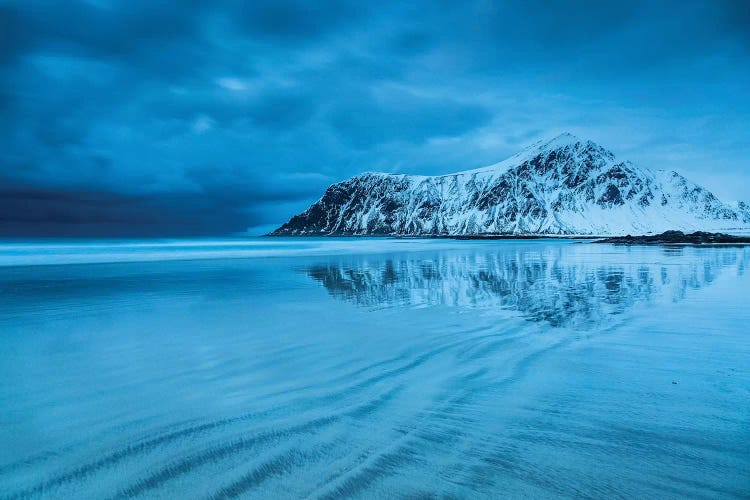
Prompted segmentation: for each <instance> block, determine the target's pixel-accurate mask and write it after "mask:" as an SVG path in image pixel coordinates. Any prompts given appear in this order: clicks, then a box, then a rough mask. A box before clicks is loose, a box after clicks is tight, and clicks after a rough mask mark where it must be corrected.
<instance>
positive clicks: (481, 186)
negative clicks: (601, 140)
mask: <svg viewBox="0 0 750 500" xmlns="http://www.w3.org/2000/svg"><path fill="white" fill-rule="evenodd" d="M748 228H750V209H748V206H747V205H746V204H744V203H741V202H740V203H737V204H734V205H729V204H726V203H723V202H721V201H720V200H718V199H717V198H716V196H714V195H713V194H712V193H710V192H709V191H707V190H706V189H704V188H702V187H700V186H697V185H696V184H693V183H692V182H690V181H688V180H687V179H685V178H684V177H683V176H681V175H680V174H678V173H677V172H674V171H651V170H648V169H645V168H640V167H636V166H635V165H633V164H632V163H630V162H628V161H619V160H617V159H616V158H615V155H614V154H612V153H611V152H610V151H607V150H606V149H604V148H602V147H601V146H599V145H598V144H595V143H593V142H591V141H585V140H580V139H578V138H577V137H575V136H573V135H571V134H562V135H560V136H558V137H556V138H554V139H552V140H551V141H547V142H540V143H537V144H534V145H533V146H531V147H529V148H527V149H525V150H523V151H521V152H520V153H518V154H516V155H514V156H512V157H511V158H508V159H507V160H505V161H502V162H500V163H497V164H495V165H491V166H489V167H485V168H480V169H476V170H467V171H464V172H458V173H455V174H450V175H440V176H419V175H403V174H385V173H364V174H361V175H357V176H355V177H352V178H351V179H349V180H346V181H343V182H339V183H337V184H334V185H332V186H330V187H329V188H328V189H327V190H326V192H325V194H324V195H323V197H322V198H321V199H320V200H318V201H317V202H315V203H314V204H313V205H312V206H311V207H310V208H308V209H307V210H306V211H305V212H303V213H301V214H299V215H296V216H294V217H292V218H291V220H289V222H287V223H286V224H284V225H282V226H281V227H280V228H278V229H276V230H275V231H274V232H273V233H271V234H273V235H279V236H281V235H335V234H341V235H345V234H346V235H368V234H369V235H389V234H396V235H424V236H428V235H474V234H477V235H479V234H549V235H566V234H567V235H572V234H577V235H624V234H644V233H649V232H661V231H665V230H669V229H678V230H683V231H693V230H708V231H732V230H747V229H748Z"/></svg>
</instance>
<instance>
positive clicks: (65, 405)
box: [0, 239, 750, 498]
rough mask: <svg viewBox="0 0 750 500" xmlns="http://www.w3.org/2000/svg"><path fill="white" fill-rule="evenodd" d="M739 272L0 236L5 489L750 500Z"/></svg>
mask: <svg viewBox="0 0 750 500" xmlns="http://www.w3.org/2000/svg"><path fill="white" fill-rule="evenodd" d="M40 264H50V265H40ZM748 264H750V249H746V248H742V247H716V248H690V247H675V248H657V247H633V248H628V247H616V246H611V245H597V244H589V243H576V242H572V241H555V240H533V241H488V242H473V241H449V240H388V239H329V240H327V239H298V240H290V239H256V240H223V241H208V240H198V241H191V242H187V241H139V242H111V241H100V242H77V243H76V242H73V243H71V242H9V243H0V381H1V382H2V384H1V385H0V498H17V497H20V498H24V497H48V498H129V497H139V496H140V497H144V498H146V497H147V498H230V497H268V498H280V497H294V498H296V497H314V498H318V497H355V496H362V497H393V496H419V495H424V496H432V495H435V496H449V497H467V498H476V497H505V498H508V497H510V498H512V497H536V498H538V497H596V498H617V497H622V498H633V497H639V498H686V497H687V498H748V497H750V446H748V444H749V443H750V329H748V328H747V325H748V321H750V295H748V291H750V276H748V273H747V269H746V268H747V266H748Z"/></svg>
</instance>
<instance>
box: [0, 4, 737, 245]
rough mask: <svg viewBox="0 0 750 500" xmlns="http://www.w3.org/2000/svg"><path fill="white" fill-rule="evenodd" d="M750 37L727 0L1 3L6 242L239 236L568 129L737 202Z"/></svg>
mask: <svg viewBox="0 0 750 500" xmlns="http://www.w3.org/2000/svg"><path fill="white" fill-rule="evenodd" d="M749 26H750V8H749V7H748V3H747V2H742V1H732V0H724V1H720V2H716V1H710V0H703V1H699V0H696V1H691V2H678V1H676V0H673V1H667V2H658V3H654V2H646V1H627V2H625V1H615V2H590V1H584V0H569V1H566V2H550V1H543V0H532V1H521V0H512V1H509V2H485V1H482V0H470V1H468V2H452V1H439V2H434V1H426V0H425V1H417V2H381V3H379V4H377V5H375V4H369V3H363V2H359V1H355V0H327V1H319V2H306V1H301V0H273V1H270V0H269V1H266V0H262V1H254V2H241V1H238V0H215V1H208V0H192V1H184V2H173V1H169V2H167V1H161V0H128V1H125V0H111V1H105V0H97V1H84V0H65V1H62V0H47V1H37V2H28V1H25V0H0V49H1V50H0V148H2V151H3V155H2V157H0V200H2V201H0V233H2V234H53V233H54V234H66V233H69V234H74V233H75V234H86V233H89V234H126V233H127V234H129V235H132V234H138V233H144V234H146V233H148V234H159V233H160V232H161V233H164V234H168V233H171V234H177V233H179V234H186V233H190V232H194V233H201V234H205V233H211V232H232V231H242V230H243V229H245V228H246V227H248V226H253V225H261V224H270V223H274V222H280V221H282V220H284V219H285V218H287V217H288V216H289V215H291V214H292V213H293V212H294V211H296V210H299V209H301V208H303V207H304V206H305V205H306V204H307V203H309V202H311V201H313V200H314V199H315V198H316V197H317V196H318V195H319V193H320V192H321V191H322V190H324V189H325V187H326V185H327V184H329V183H331V182H334V181H336V180H339V179H342V178H346V177H348V176H351V175H353V174H356V173H358V172H360V171H363V170H375V169H379V170H388V171H405V172H412V173H423V174H430V173H446V172H450V171H453V170H457V169H463V168H474V167H479V166H481V165H483V164H487V163H491V162H494V161H497V160H499V159H502V158H504V157H505V156H507V155H509V154H511V153H513V152H515V150H517V149H518V148H519V147H521V146H522V145H523V144H525V143H529V142H532V141H533V140H534V139H536V138H537V137H539V136H543V135H547V134H549V133H554V132H557V131H562V130H571V131H573V132H575V133H577V134H579V135H583V136H588V137H591V138H592V139H594V140H598V141H600V142H601V143H603V144H604V145H605V146H608V147H611V148H612V149H613V150H614V151H615V152H616V153H618V154H621V155H622V156H624V157H628V158H631V159H633V160H635V161H637V162H639V163H642V164H645V165H647V166H651V167H654V168H670V169H678V170H682V171H684V172H685V173H686V174H688V175H690V176H691V177H693V178H694V179H695V180H696V181H698V182H703V183H705V184H706V185H707V186H708V187H709V188H711V189H714V190H715V191H716V193H717V194H718V195H720V196H723V197H728V198H744V199H750V187H748V186H750V182H748V181H750V172H748V167H747V160H746V159H747V158H748V157H750V143H748V141H747V136H748V134H749V133H750V124H748V122H747V116H749V115H750V96H748V94H747V92H746V89H747V88H748V86H750V67H749V66H748V65H747V63H746V61H747V58H748V56H749V55H750V50H749V49H750V37H749V36H748V33H750V28H749ZM717 170H720V171H722V172H723V175H724V177H723V178H731V179H733V181H732V182H720V181H719V180H717V178H716V177H714V176H712V172H714V171H717ZM153 213H158V214H159V216H158V217H146V216H145V215H144V214H153Z"/></svg>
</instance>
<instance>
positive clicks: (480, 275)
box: [306, 247, 748, 327]
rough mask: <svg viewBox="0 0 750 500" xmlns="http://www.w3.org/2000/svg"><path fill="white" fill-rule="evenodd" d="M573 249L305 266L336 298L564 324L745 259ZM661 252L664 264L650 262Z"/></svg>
mask: <svg viewBox="0 0 750 500" xmlns="http://www.w3.org/2000/svg"><path fill="white" fill-rule="evenodd" d="M569 248H570V247H567V248H563V249H552V250H550V249H545V250H534V249H531V250H529V249H519V250H518V251H516V252H507V251H503V252H493V251H491V249H488V251H485V252H482V253H480V252H476V253H473V254H471V255H467V254H466V253H451V252H444V253H440V254H438V255H436V256H435V257H434V258H432V259H425V258H424V256H421V255H419V254H417V255H413V256H410V255H408V254H407V255H403V256H402V257H400V258H394V257H392V256H391V257H388V258H384V259H383V260H376V259H373V257H372V256H365V257H362V258H356V256H349V257H346V258H342V259H341V260H339V261H332V262H328V263H326V264H320V265H315V266H312V267H309V268H308V269H306V272H307V274H308V275H309V276H310V277H311V278H313V279H314V280H316V281H319V282H320V283H322V284H323V286H324V287H325V288H326V290H328V292H329V293H330V294H331V295H332V296H333V297H335V298H337V299H342V300H346V301H350V302H353V303H355V304H357V305H359V306H364V307H374V308H377V307H390V306H411V307H422V306H435V305H441V306H450V307H469V308H479V309H491V308H503V309H509V310H513V311H518V312H520V313H521V314H522V315H523V316H524V317H525V318H527V319H528V320H530V321H543V322H546V323H548V324H549V325H551V326H555V327H560V326H572V325H575V326H585V325H589V326H591V325H593V324H595V323H597V322H599V321H602V320H605V319H607V318H608V317H611V316H613V315H618V314H622V313H623V312H625V311H627V310H628V309H630V308H631V307H633V306H634V305H635V304H636V303H641V302H644V303H648V302H654V301H658V300H680V299H681V298H683V297H684V296H685V294H687V293H688V292H689V290H692V289H699V288H703V287H706V286H709V285H710V284H711V283H712V282H713V281H714V280H715V279H716V278H717V277H718V276H719V275H720V274H721V273H722V272H727V271H728V270H729V271H730V272H734V273H739V274H741V273H743V272H744V268H745V266H746V264H747V261H748V253H747V252H746V251H745V250H744V249H743V248H738V247H719V248H710V249H695V248H663V249H662V248H647V249H639V250H640V251H635V252H630V253H625V254H622V255H621V256H620V261H621V262H618V263H612V262H611V261H605V260H604V259H599V260H600V262H597V261H596V260H595V259H594V260H592V259H590V257H591V256H592V255H591V254H590V253H589V252H586V251H583V252H575V251H574V252H568V251H567V250H569ZM561 250H563V251H561ZM685 252H688V253H689V256H686V255H685ZM659 254H660V256H661V257H662V258H661V259H658V260H661V262H659V263H649V262H648V261H647V260H648V259H649V258H651V257H654V256H659ZM571 257H573V258H571ZM644 257H645V258H646V261H645V262H644ZM664 258H666V260H665V259H664ZM652 260H657V259H652Z"/></svg>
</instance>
